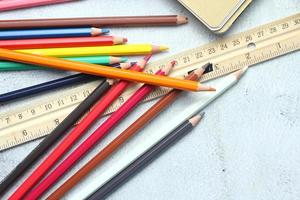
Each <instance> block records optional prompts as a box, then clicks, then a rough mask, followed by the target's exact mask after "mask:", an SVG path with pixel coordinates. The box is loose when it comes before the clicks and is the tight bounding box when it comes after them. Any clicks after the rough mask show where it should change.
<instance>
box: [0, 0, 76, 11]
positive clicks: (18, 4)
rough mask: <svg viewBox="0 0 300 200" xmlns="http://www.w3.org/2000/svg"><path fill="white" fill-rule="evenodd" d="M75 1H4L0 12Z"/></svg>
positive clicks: (0, 2)
mask: <svg viewBox="0 0 300 200" xmlns="http://www.w3.org/2000/svg"><path fill="white" fill-rule="evenodd" d="M70 1H75V0H30V1H24V0H2V1H0V11H8V10H16V9H20V8H30V7H36V6H42V5H49V4H56V3H64V2H70Z"/></svg>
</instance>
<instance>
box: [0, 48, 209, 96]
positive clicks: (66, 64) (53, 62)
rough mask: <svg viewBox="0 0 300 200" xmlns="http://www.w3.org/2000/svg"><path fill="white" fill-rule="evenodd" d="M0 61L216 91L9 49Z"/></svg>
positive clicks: (1, 52)
mask: <svg viewBox="0 0 300 200" xmlns="http://www.w3.org/2000/svg"><path fill="white" fill-rule="evenodd" d="M0 59H4V60H10V61H15V62H21V63H27V64H33V65H39V66H45V67H50V68H56V69H61V70H71V71H78V72H82V73H85V74H92V75H97V76H104V77H107V78H114V79H122V80H126V81H133V82H140V83H146V84H149V85H156V86H163V87H170V88H175V89H179V90H190V91H215V89H214V88H211V87H209V86H204V85H202V84H200V83H198V82H196V81H190V80H181V79H177V78H171V77H167V76H166V77H164V76H156V75H151V74H146V73H140V72H134V71H129V70H121V69H116V68H110V67H106V66H103V65H94V64H87V63H79V62H74V61H69V60H64V59H59V58H54V57H46V56H39V55H33V54H26V53H20V52H15V51H11V50H7V49H0Z"/></svg>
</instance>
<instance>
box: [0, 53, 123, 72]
mask: <svg viewBox="0 0 300 200" xmlns="http://www.w3.org/2000/svg"><path fill="white" fill-rule="evenodd" d="M63 59H66V60H72V61H76V62H85V63H92V64H101V65H112V64H116V63H124V62H126V61H127V60H128V58H126V57H114V56H85V57H65V58H63ZM38 69H47V68H45V67H38V66H35V65H30V64H25V63H19V62H10V61H0V71H16V70H38Z"/></svg>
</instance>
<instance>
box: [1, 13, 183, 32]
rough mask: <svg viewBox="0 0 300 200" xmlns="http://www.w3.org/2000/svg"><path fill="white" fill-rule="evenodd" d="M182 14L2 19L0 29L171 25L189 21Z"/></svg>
mask: <svg viewBox="0 0 300 200" xmlns="http://www.w3.org/2000/svg"><path fill="white" fill-rule="evenodd" d="M187 21H188V19H187V17H186V16H182V15H156V16H115V17H88V18H52V19H16V20H0V29H24V28H25V29H27V28H49V27H82V26H83V27H86V26H94V27H103V26H110V27H111V26H134V27H136V26H170V25H173V26H174V25H175V26H176V25H181V24H185V23H187Z"/></svg>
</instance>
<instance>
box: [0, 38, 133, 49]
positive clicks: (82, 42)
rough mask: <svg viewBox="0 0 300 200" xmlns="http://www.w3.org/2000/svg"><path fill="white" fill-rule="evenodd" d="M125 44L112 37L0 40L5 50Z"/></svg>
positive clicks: (124, 39) (121, 39) (120, 39)
mask: <svg viewBox="0 0 300 200" xmlns="http://www.w3.org/2000/svg"><path fill="white" fill-rule="evenodd" d="M126 42H127V39H126V38H122V37H113V36H95V37H71V38H41V39H20V40H1V42H0V47H1V48H6V49H45V48H59V47H62V48H63V47H88V46H111V45H116V44H123V43H126Z"/></svg>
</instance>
